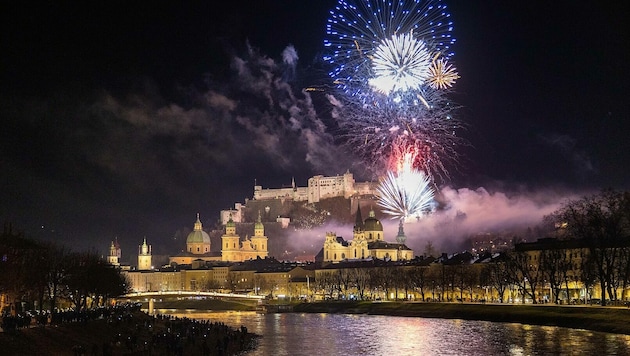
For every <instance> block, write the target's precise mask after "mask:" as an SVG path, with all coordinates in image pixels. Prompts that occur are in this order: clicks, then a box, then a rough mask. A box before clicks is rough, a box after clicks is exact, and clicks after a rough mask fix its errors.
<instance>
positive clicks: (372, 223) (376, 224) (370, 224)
mask: <svg viewBox="0 0 630 356" xmlns="http://www.w3.org/2000/svg"><path fill="white" fill-rule="evenodd" d="M363 231H383V225H382V224H381V221H380V220H379V219H377V218H376V215H374V210H372V211H370V217H368V218H367V219H365V221H364V222H363Z"/></svg>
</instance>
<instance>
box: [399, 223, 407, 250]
mask: <svg viewBox="0 0 630 356" xmlns="http://www.w3.org/2000/svg"><path fill="white" fill-rule="evenodd" d="M405 241H407V236H405V230H404V229H403V221H402V219H401V220H400V223H399V224H398V235H396V242H398V243H401V244H404V243H405Z"/></svg>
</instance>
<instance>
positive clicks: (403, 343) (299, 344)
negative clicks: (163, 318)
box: [156, 309, 630, 356]
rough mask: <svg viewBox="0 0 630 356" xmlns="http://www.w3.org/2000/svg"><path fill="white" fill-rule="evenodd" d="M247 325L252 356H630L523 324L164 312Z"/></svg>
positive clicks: (584, 335) (612, 343) (620, 343)
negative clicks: (253, 343) (254, 342)
mask: <svg viewBox="0 0 630 356" xmlns="http://www.w3.org/2000/svg"><path fill="white" fill-rule="evenodd" d="M156 312H157V313H162V314H170V315H173V316H178V317H188V318H194V319H199V320H206V319H209V320H212V321H222V322H224V323H225V324H227V325H230V326H233V327H240V326H241V325H244V326H245V327H247V329H248V331H249V332H253V333H256V334H258V335H262V337H261V338H260V340H259V343H258V346H257V348H256V349H255V350H253V351H250V352H249V353H247V354H246V355H252V356H253V355H264V356H267V355H275V356H283V355H287V356H294V355H312V356H324V355H326V356H328V355H630V336H627V335H618V334H609V333H602V332H593V331H588V330H582V329H569V328H561V327H551V326H534V325H523V324H516V323H495V322H488V321H473V320H450V319H429V318H416V317H394V316H380V315H345V314H308V313H279V314H257V313H255V312H201V311H190V310H188V311H186V310H166V309H161V310H156Z"/></svg>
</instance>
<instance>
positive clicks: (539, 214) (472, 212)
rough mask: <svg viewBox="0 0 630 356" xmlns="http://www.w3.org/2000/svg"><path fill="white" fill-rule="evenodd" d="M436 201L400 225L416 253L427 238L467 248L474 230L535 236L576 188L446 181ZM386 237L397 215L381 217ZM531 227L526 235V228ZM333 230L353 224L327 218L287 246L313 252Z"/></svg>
mask: <svg viewBox="0 0 630 356" xmlns="http://www.w3.org/2000/svg"><path fill="white" fill-rule="evenodd" d="M437 195H438V196H439V198H438V199H439V200H440V204H439V207H438V208H437V209H436V210H435V211H434V212H433V213H431V214H429V215H427V216H425V217H423V218H422V219H420V220H418V221H416V222H411V223H406V224H405V225H404V231H405V235H406V236H407V241H406V244H407V246H409V247H410V248H412V249H413V250H414V252H415V254H416V255H422V253H423V251H424V248H425V246H426V244H427V243H428V242H431V243H432V244H433V246H434V247H435V248H436V250H437V251H438V252H448V253H451V252H457V251H458V250H463V249H467V248H469V246H467V245H466V241H467V240H468V239H470V238H471V237H472V236H474V235H476V234H482V233H491V234H507V235H509V236H517V237H519V238H523V239H526V238H527V239H534V240H535V239H537V238H542V237H544V236H537V235H536V230H537V229H536V228H537V227H538V226H539V225H540V224H541V223H542V220H543V217H544V216H545V215H548V214H550V213H552V212H553V211H555V210H557V209H559V208H560V207H561V205H562V204H563V203H565V202H566V201H567V200H570V199H576V198H578V196H577V195H576V194H565V193H564V192H560V191H552V190H537V191H533V192H524V191H522V192H513V193H506V192H501V191H494V192H490V191H488V190H487V189H485V188H481V187H480V188H477V189H469V188H459V189H456V188H453V187H444V188H442V189H441V190H440V192H439V194H437ZM381 222H382V223H383V227H384V234H385V240H386V241H392V242H393V241H395V237H396V235H397V233H398V220H391V219H389V218H387V217H382V218H381ZM528 229H529V230H530V231H531V235H530V236H526V235H527V233H526V231H527V230H528ZM329 231H332V232H335V233H336V234H337V236H342V237H343V238H344V239H346V240H350V239H352V224H348V225H340V224H336V223H335V224H329V225H326V226H322V227H320V228H317V229H311V230H307V231H299V232H296V233H294V234H293V236H292V237H290V238H289V239H288V240H289V241H291V243H292V245H291V249H293V250H295V251H300V252H301V253H309V252H310V253H312V254H315V253H317V252H318V251H319V250H320V249H321V248H322V247H323V243H324V239H325V234H326V232H329Z"/></svg>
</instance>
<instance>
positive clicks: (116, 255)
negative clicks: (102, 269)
mask: <svg viewBox="0 0 630 356" xmlns="http://www.w3.org/2000/svg"><path fill="white" fill-rule="evenodd" d="M120 256H121V253H120V244H118V237H116V238H115V239H114V241H112V244H111V245H110V246H109V256H107V262H108V263H109V264H110V265H112V266H116V267H118V266H120Z"/></svg>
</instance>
